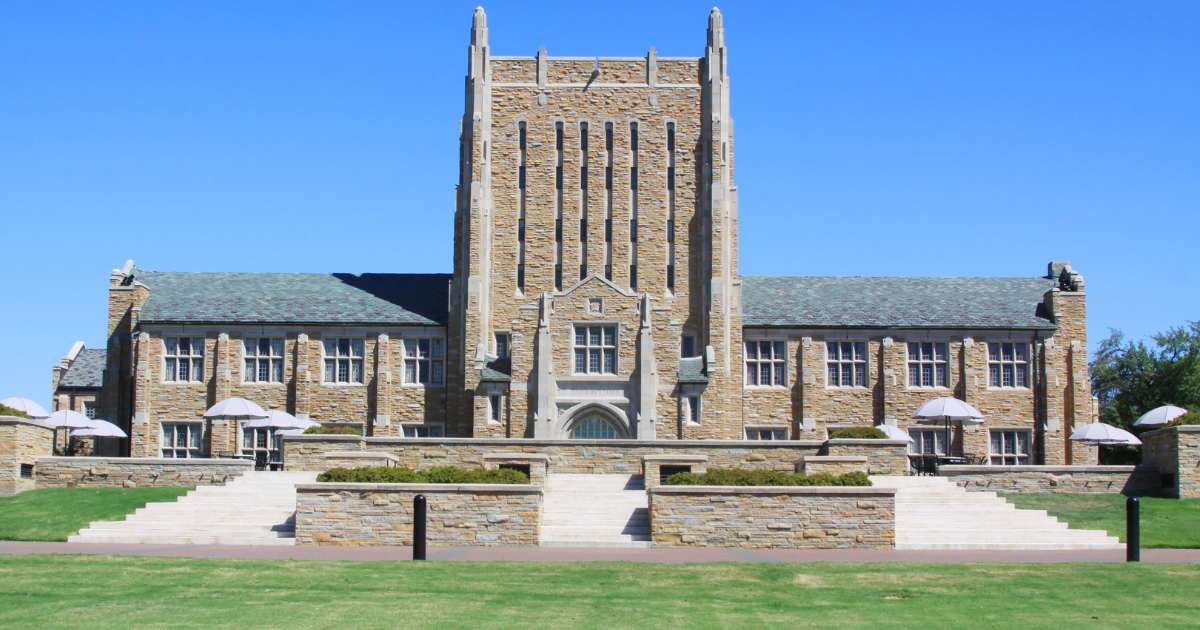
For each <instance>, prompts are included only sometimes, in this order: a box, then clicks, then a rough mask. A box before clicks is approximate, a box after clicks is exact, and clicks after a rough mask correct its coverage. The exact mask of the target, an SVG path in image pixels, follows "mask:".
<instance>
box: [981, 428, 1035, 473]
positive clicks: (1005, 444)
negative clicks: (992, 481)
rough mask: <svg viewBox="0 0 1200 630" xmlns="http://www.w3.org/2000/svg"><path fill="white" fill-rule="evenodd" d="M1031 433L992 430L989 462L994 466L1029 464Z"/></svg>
mask: <svg viewBox="0 0 1200 630" xmlns="http://www.w3.org/2000/svg"><path fill="white" fill-rule="evenodd" d="M1029 442H1030V432H1029V431H1021V430H1011V431H1009V430H1006V431H998V430H992V432H991V440H989V442H988V444H989V446H988V462H989V463H991V465H993V466H1023V465H1026V464H1029V462H1030V459H1029Z"/></svg>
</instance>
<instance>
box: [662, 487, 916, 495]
mask: <svg viewBox="0 0 1200 630" xmlns="http://www.w3.org/2000/svg"><path fill="white" fill-rule="evenodd" d="M646 492H649V493H650V494H768V495H769V494H794V495H807V496H830V497H833V496H845V495H853V496H868V497H891V496H895V495H896V489H895V488H876V487H871V486H655V487H653V488H647V489H646Z"/></svg>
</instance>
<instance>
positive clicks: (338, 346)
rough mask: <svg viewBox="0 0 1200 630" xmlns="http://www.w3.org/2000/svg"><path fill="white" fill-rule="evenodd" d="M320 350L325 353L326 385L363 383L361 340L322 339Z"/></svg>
mask: <svg viewBox="0 0 1200 630" xmlns="http://www.w3.org/2000/svg"><path fill="white" fill-rule="evenodd" d="M322 349H323V350H324V351H325V357H324V358H325V373H324V376H325V379H324V381H325V382H326V383H352V384H353V383H359V384H361V383H362V382H363V340H362V339H348V338H344V337H343V338H340V339H339V338H330V339H323V340H322Z"/></svg>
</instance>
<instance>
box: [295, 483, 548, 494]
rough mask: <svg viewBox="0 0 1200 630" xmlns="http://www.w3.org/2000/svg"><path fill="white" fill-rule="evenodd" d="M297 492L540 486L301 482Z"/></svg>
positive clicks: (533, 489)
mask: <svg viewBox="0 0 1200 630" xmlns="http://www.w3.org/2000/svg"><path fill="white" fill-rule="evenodd" d="M296 491H297V492H492V493H499V494H541V493H542V487H541V486H535V485H532V484H521V483H342V482H330V483H301V484H296Z"/></svg>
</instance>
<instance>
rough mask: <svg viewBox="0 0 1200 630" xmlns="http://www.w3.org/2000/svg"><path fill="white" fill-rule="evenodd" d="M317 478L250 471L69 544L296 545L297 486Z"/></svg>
mask: <svg viewBox="0 0 1200 630" xmlns="http://www.w3.org/2000/svg"><path fill="white" fill-rule="evenodd" d="M316 476H317V473H315V472H314V473H306V472H265V471H263V472H249V473H246V474H244V475H242V476H241V477H238V478H237V479H234V480H233V481H230V482H229V483H227V484H225V485H224V486H200V487H198V488H196V489H195V490H192V491H191V492H189V493H187V494H186V495H184V496H182V497H179V499H178V500H176V501H173V502H170V503H167V502H162V503H147V504H146V506H145V507H142V508H139V509H138V510H137V511H135V512H134V513H133V514H130V515H129V516H127V517H125V520H123V521H96V522H94V523H91V524H90V525H88V526H87V527H86V528H84V529H82V530H80V531H79V532H78V533H76V534H75V535H74V536H71V537H70V538H68V539H67V542H73V543H126V544H129V543H136V544H154V545H293V544H295V542H296V539H295V514H296V484H298V483H309V482H312V481H315V480H316Z"/></svg>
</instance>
